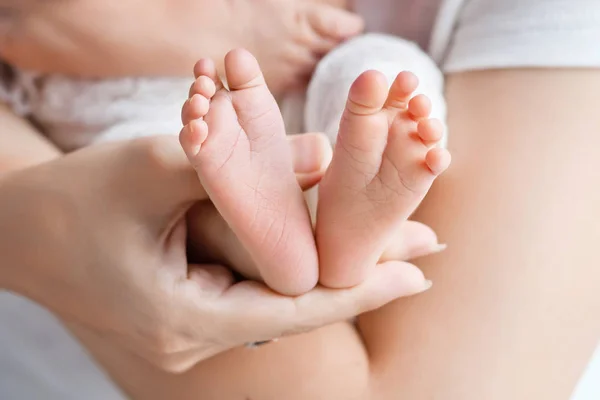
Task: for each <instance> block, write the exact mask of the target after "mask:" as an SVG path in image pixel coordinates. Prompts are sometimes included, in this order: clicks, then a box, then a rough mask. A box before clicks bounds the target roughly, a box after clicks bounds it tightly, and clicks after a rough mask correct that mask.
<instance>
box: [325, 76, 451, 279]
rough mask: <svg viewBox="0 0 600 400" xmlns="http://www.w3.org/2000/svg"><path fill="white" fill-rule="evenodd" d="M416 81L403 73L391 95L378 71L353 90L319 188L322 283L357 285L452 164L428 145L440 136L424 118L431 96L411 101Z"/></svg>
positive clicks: (436, 124)
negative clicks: (440, 175)
mask: <svg viewBox="0 0 600 400" xmlns="http://www.w3.org/2000/svg"><path fill="white" fill-rule="evenodd" d="M417 83H418V82H417V79H416V77H415V76H414V75H413V74H411V73H409V72H402V73H400V74H399V75H398V77H397V78H396V80H395V81H394V83H393V84H392V87H391V89H389V91H388V86H387V82H386V80H385V77H384V76H383V75H382V74H380V73H378V72H375V71H367V72H365V73H363V74H362V75H361V76H359V77H358V78H357V79H356V81H355V82H354V83H353V85H352V88H351V89H350V93H349V96H348V102H347V104H346V110H345V111H344V115H343V117H342V121H341V124H340V130H339V134H338V138H337V143H336V147H335V150H334V155H333V160H332V163H331V165H330V167H329V169H328V171H327V173H326V175H325V177H324V179H323V181H322V183H321V186H320V189H319V205H318V213H317V228H316V232H317V244H318V249H319V261H320V266H321V271H320V273H321V276H320V282H321V283H322V284H324V285H325V286H329V287H349V286H353V285H356V284H358V283H360V282H361V281H362V279H363V278H364V276H365V272H366V269H367V268H369V267H372V266H374V265H375V264H376V263H377V261H378V259H379V257H380V256H381V255H382V252H383V251H384V249H385V248H386V247H387V245H388V244H389V243H388V241H389V240H390V238H391V236H392V235H393V234H394V232H396V230H397V229H398V226H399V224H401V223H403V222H404V221H406V219H407V218H408V217H409V216H410V214H411V213H412V212H413V211H414V210H415V209H416V207H417V206H418V205H419V203H420V202H421V200H423V197H424V196H425V194H426V193H427V191H428V190H429V188H430V187H431V184H432V183H433V181H434V179H435V178H436V177H437V176H438V175H439V174H440V173H442V172H443V171H444V170H445V169H446V168H447V167H448V165H449V163H450V154H449V153H448V152H447V151H446V150H444V149H441V148H436V147H433V146H434V145H435V144H436V143H437V142H438V141H439V140H440V139H441V138H442V133H443V132H442V125H441V123H440V122H439V121H437V120H434V119H429V118H428V116H429V113H430V108H431V105H430V102H429V99H428V98H427V97H425V96H423V95H418V96H415V97H413V98H412V99H411V97H412V93H413V91H414V90H415V89H416V87H417Z"/></svg>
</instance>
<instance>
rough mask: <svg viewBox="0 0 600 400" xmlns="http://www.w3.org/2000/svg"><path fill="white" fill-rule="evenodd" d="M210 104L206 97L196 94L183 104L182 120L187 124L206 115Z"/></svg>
mask: <svg viewBox="0 0 600 400" xmlns="http://www.w3.org/2000/svg"><path fill="white" fill-rule="evenodd" d="M209 106H210V104H209V101H208V99H207V98H206V97H204V96H201V95H199V94H194V95H193V96H192V97H190V98H189V99H188V100H187V101H186V102H185V103H184V104H183V108H182V109H181V122H182V123H183V124H184V125H187V124H189V123H190V121H191V120H194V119H198V118H202V117H204V116H205V115H206V114H207V113H208V109H209Z"/></svg>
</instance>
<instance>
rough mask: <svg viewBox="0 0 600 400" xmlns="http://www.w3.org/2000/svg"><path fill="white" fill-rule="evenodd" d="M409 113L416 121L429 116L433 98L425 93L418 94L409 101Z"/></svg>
mask: <svg viewBox="0 0 600 400" xmlns="http://www.w3.org/2000/svg"><path fill="white" fill-rule="evenodd" d="M408 113H409V114H410V116H411V117H412V118H413V119H414V120H415V121H418V120H421V119H423V118H427V117H429V114H431V100H429V97H427V96H425V95H424V94H418V95H416V96H415V97H413V98H412V99H411V100H410V101H409V102H408Z"/></svg>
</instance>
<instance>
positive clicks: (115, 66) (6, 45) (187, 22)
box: [0, 0, 363, 94]
mask: <svg viewBox="0 0 600 400" xmlns="http://www.w3.org/2000/svg"><path fill="white" fill-rule="evenodd" d="M330 3H331V4H330ZM140 10H144V12H140ZM3 14H4V18H3V19H2V20H0V55H2V58H4V59H5V60H7V61H8V62H10V63H11V64H13V65H16V66H18V67H21V68H24V69H31V70H35V71H40V72H47V73H61V74H67V75H73V76H78V77H84V78H95V77H98V76H101V77H107V76H117V77H118V76H132V75H133V76H165V75H170V76H187V75H188V73H189V67H188V66H189V65H192V64H193V63H194V62H195V61H196V60H198V58H200V57H208V58H213V59H215V60H223V56H224V55H225V53H226V52H227V51H229V50H230V49H232V48H235V47H239V46H244V47H246V48H248V49H250V50H251V51H252V52H253V53H254V54H255V55H256V56H257V57H258V59H259V61H260V62H261V65H262V66H263V69H264V71H265V75H266V78H267V81H268V83H269V87H270V88H271V90H273V91H274V92H275V93H277V94H279V93H282V92H283V91H286V90H289V89H291V88H294V87H298V86H302V85H304V84H305V83H306V81H307V79H308V77H309V76H310V74H311V72H312V70H313V69H314V67H315V65H316V63H317V62H318V60H319V58H320V57H321V56H322V55H323V54H325V53H327V52H328V51H329V50H331V49H332V48H334V47H335V46H337V45H338V44H339V43H340V42H341V41H343V40H345V39H348V38H350V37H352V36H355V35H357V34H359V33H360V32H361V31H362V29H363V22H362V19H361V18H360V17H358V16H356V15H355V14H353V13H350V12H348V11H346V10H343V9H340V8H339V4H338V0H331V1H325V0H323V1H308V0H259V1H249V0H218V1H213V0H210V1H209V0H205V1H194V0H176V1H168V2H165V1H152V2H145V1H140V0H125V1H121V2H119V3H118V5H115V3H112V2H106V1H102V0H80V1H68V2H62V1H35V0H31V1H19V2H9V3H8V4H7V5H6V8H5V9H4V10H3ZM131 16H134V17H133V18H135V24H132V23H131ZM157 23H160V27H161V29H156V27H157ZM186 38H187V39H186ZM132 54H135V58H134V59H135V62H131V60H132V56H131V55H132ZM157 54H160V55H161V56H160V57H156V55H157ZM219 67H221V65H219Z"/></svg>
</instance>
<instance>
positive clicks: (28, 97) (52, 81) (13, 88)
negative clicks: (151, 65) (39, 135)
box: [0, 71, 193, 151]
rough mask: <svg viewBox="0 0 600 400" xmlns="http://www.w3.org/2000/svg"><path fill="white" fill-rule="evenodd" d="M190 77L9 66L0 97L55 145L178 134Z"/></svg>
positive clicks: (69, 147) (70, 147)
mask: <svg viewBox="0 0 600 400" xmlns="http://www.w3.org/2000/svg"><path fill="white" fill-rule="evenodd" d="M192 82H193V78H192V77H190V78H124V79H102V80H101V79H98V80H83V79H74V78H70V77H66V76H61V75H47V76H39V75H36V74H34V73H31V72H24V71H14V76H13V79H12V81H11V84H10V86H8V85H5V86H4V88H3V89H2V86H0V101H6V102H8V104H9V105H11V106H12V108H13V109H14V110H15V112H17V113H18V114H20V115H24V116H28V117H29V118H31V119H32V120H34V121H35V123H36V124H37V125H38V126H40V127H41V129H42V130H43V132H44V134H45V135H46V136H47V137H48V138H49V139H50V140H51V141H52V142H53V143H55V144H56V145H57V146H58V147H60V148H61V149H63V150H66V151H69V150H74V149H77V148H80V147H84V146H87V145H90V144H93V143H99V142H107V141H115V140H123V139H132V138H136V137H141V136H150V135H158V134H178V133H179V131H180V129H181V106H182V105H183V102H184V101H185V99H186V98H187V96H188V91H189V88H190V85H191V83H192Z"/></svg>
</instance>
